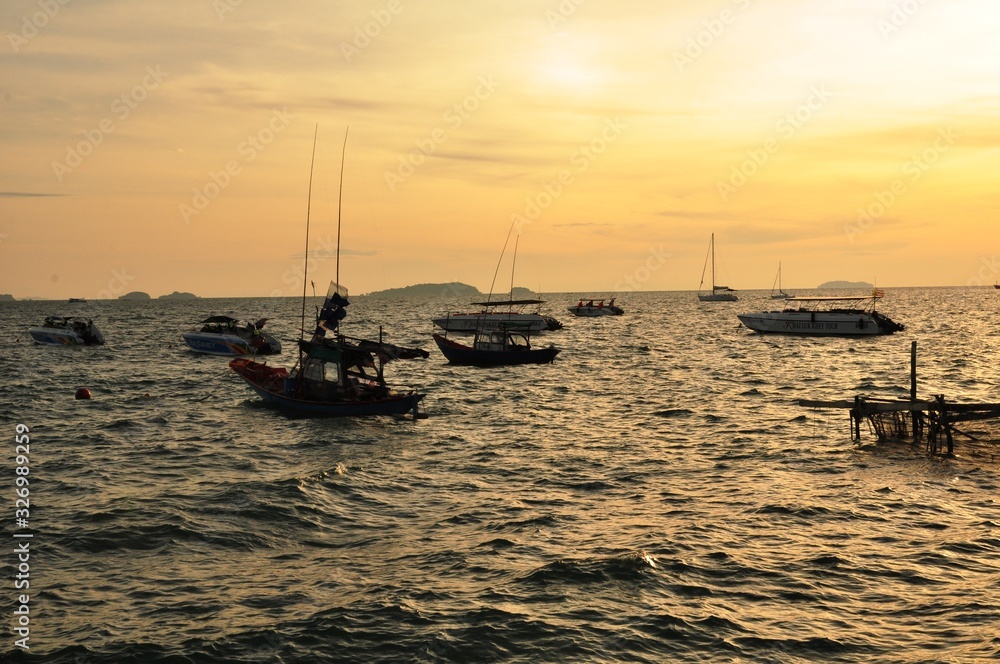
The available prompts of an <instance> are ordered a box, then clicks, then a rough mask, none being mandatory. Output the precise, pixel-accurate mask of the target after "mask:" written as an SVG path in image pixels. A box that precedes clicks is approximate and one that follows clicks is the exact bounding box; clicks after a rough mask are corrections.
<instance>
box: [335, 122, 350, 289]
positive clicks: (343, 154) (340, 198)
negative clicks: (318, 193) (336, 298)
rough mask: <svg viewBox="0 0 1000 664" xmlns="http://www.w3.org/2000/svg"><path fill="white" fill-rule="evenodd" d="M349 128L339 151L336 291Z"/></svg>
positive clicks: (348, 127)
mask: <svg viewBox="0 0 1000 664" xmlns="http://www.w3.org/2000/svg"><path fill="white" fill-rule="evenodd" d="M350 130H351V127H350V125H348V126H347V128H346V129H345V130H344V147H343V149H342V150H341V152H340V189H339V191H338V192H337V270H336V272H335V276H334V279H335V280H336V281H335V283H336V284H337V286H336V289H337V291H340V210H341V207H342V206H343V205H344V159H345V158H346V157H347V132H349V131H350Z"/></svg>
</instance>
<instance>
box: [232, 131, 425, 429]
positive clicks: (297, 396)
mask: <svg viewBox="0 0 1000 664" xmlns="http://www.w3.org/2000/svg"><path fill="white" fill-rule="evenodd" d="M317 133H318V131H317ZM346 148H347V136H346V134H345V136H344V154H345V155H346ZM315 157H316V139H315V137H314V138H313V162H312V163H313V166H314V165H315ZM343 182H344V159H343V157H341V164H340V185H341V192H343ZM311 199H312V166H311V167H310V173H309V200H311ZM310 207H311V206H309V205H307V208H306V210H307V211H306V242H305V245H306V248H305V261H306V265H305V268H304V269H303V284H302V335H301V336H300V338H299V342H298V346H299V353H298V355H299V357H298V361H297V362H296V364H295V366H293V367H292V369H291V370H288V369H286V368H284V367H272V366H269V365H268V364H267V363H266V362H257V361H256V360H251V359H247V358H237V359H235V360H233V361H231V362H230V363H229V367H230V368H231V369H232V370H233V371H234V372H235V373H236V375H238V376H239V377H240V378H242V379H243V380H244V381H246V383H247V385H249V386H250V389H252V390H253V391H254V392H255V393H256V394H257V395H258V396H259V397H260V398H261V399H262V400H264V402H266V403H267V404H269V405H273V406H275V407H277V408H278V409H280V410H282V411H284V412H285V413H288V414H291V415H298V416H322V417H364V416H376V415H405V414H406V413H412V414H413V418H414V419H418V418H422V417H425V416H424V415H422V414H421V413H419V411H418V405H419V403H420V400H421V399H423V397H424V395H423V394H420V393H418V392H417V391H416V390H414V389H411V388H403V389H394V388H392V387H390V386H389V385H388V384H387V382H386V379H385V374H384V368H385V364H386V363H387V362H389V361H391V360H395V359H412V358H417V357H423V358H426V357H428V355H429V353H428V352H427V351H425V350H421V349H419V348H417V349H411V348H402V347H399V346H395V345H393V344H388V343H384V342H383V340H382V329H381V327H380V328H379V340H378V341H377V342H376V341H368V340H365V339H358V338H354V337H348V336H346V335H344V334H342V333H341V330H340V323H341V321H343V320H344V318H345V317H346V316H347V310H346V307H347V306H348V305H349V304H350V301H349V300H348V299H347V296H348V293H347V289H346V288H344V287H343V286H341V285H339V280H340V212H339V207H338V214H337V254H336V256H337V262H336V265H337V267H336V279H337V280H336V281H333V282H331V283H330V288H329V289H328V291H327V294H326V299H325V300H324V302H323V306H322V308H321V309H320V310H319V311H318V312H317V314H316V324H315V328H314V331H313V334H312V337H311V338H310V339H309V340H306V339H305V338H304V337H305V327H306V326H305V317H306V315H305V311H306V284H307V283H308V279H309V277H308V260H309V208H310Z"/></svg>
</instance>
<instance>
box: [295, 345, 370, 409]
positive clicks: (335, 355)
mask: <svg viewBox="0 0 1000 664" xmlns="http://www.w3.org/2000/svg"><path fill="white" fill-rule="evenodd" d="M302 345H303V350H305V351H306V356H305V357H304V358H303V359H302V368H301V373H300V372H298V371H294V372H292V374H290V375H289V377H288V380H287V381H286V384H285V392H286V396H295V397H296V398H299V399H309V400H322V401H330V400H352V399H370V398H379V397H381V396H384V395H386V394H388V393H389V388H388V386H387V385H386V383H385V378H384V377H383V373H382V369H383V367H382V363H381V362H378V363H376V362H375V359H374V358H373V357H372V354H371V353H370V352H367V351H364V350H361V349H359V348H357V347H355V346H353V345H350V344H323V345H319V344H312V343H309V342H304V343H303V344H302ZM300 377H301V380H300ZM289 391H291V393H289Z"/></svg>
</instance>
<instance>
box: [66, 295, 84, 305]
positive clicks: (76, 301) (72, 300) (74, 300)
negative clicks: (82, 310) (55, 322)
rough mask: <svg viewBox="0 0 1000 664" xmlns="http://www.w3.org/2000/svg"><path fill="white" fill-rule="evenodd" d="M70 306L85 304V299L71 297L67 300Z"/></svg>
mask: <svg viewBox="0 0 1000 664" xmlns="http://www.w3.org/2000/svg"><path fill="white" fill-rule="evenodd" d="M69 303H70V304H86V303H87V298H85V297H71V298H69Z"/></svg>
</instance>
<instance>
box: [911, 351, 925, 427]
mask: <svg viewBox="0 0 1000 664" xmlns="http://www.w3.org/2000/svg"><path fill="white" fill-rule="evenodd" d="M916 400H917V342H916V341H912V342H910V401H913V402H915V401H916ZM911 416H912V419H911V421H910V426H911V430H912V432H913V442H917V441H918V440H920V437H921V434H922V433H923V432H922V431H921V429H922V428H923V427H922V426H921V425H922V422H921V421H920V413H919V412H917V410H914V411H913V412H912V414H911Z"/></svg>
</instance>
